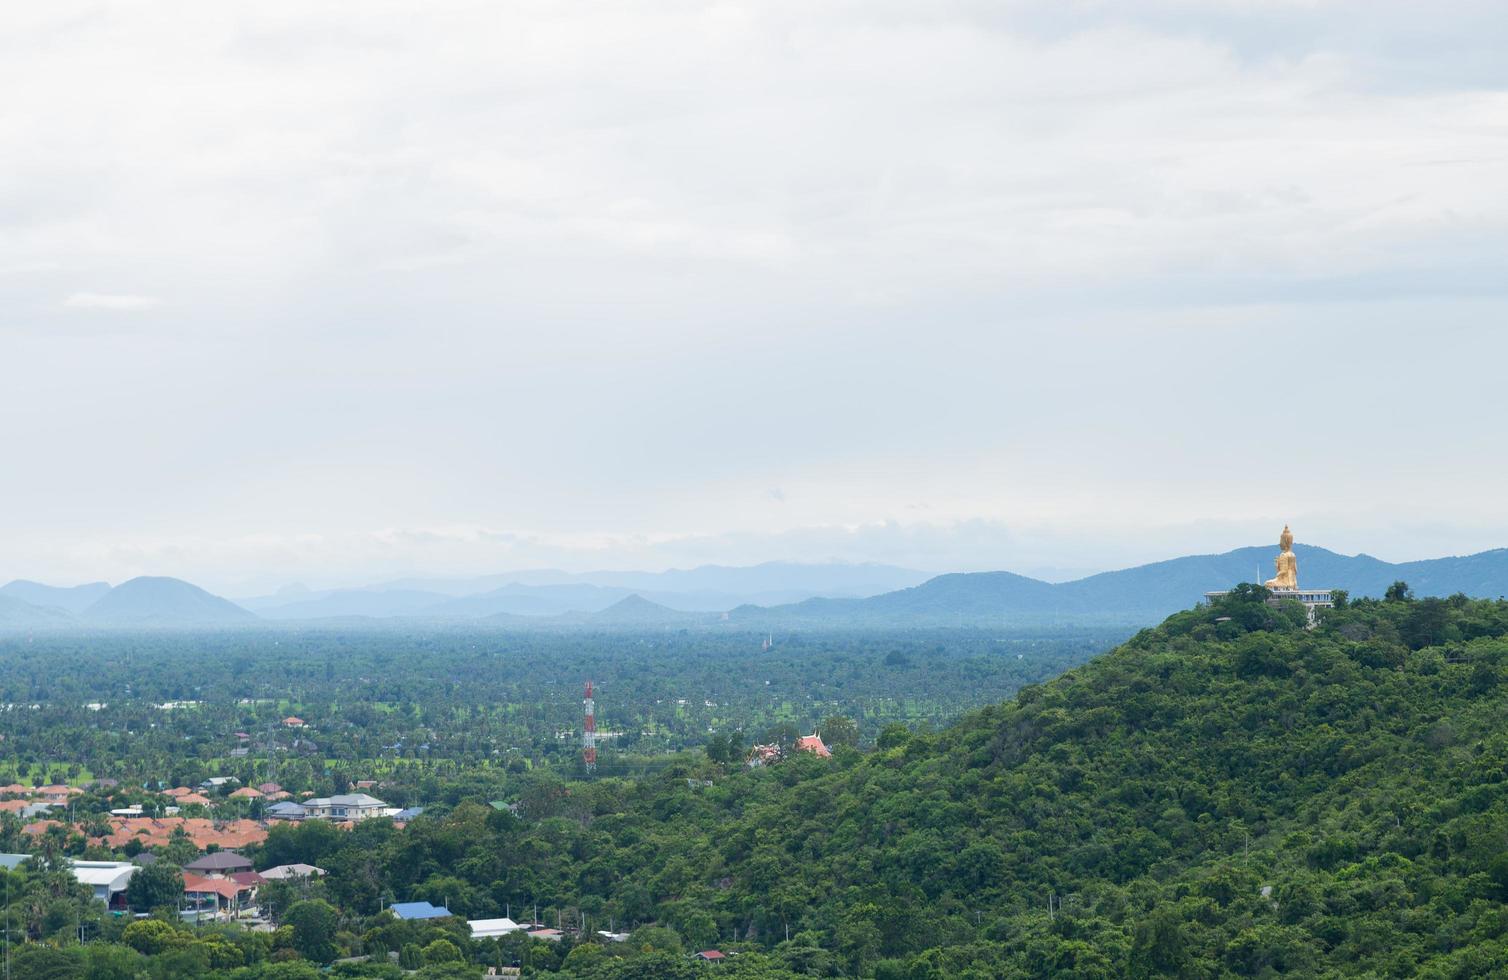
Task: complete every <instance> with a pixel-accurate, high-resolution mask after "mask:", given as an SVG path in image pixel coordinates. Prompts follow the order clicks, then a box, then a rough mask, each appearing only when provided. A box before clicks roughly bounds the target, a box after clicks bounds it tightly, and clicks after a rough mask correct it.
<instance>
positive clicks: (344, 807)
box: [304, 793, 388, 820]
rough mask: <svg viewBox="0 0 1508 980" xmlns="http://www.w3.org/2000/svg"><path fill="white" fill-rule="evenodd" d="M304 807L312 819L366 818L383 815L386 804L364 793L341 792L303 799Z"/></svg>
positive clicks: (386, 807)
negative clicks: (334, 794) (337, 794)
mask: <svg viewBox="0 0 1508 980" xmlns="http://www.w3.org/2000/svg"><path fill="white" fill-rule="evenodd" d="M304 809H305V810H307V811H308V816H309V818H310V819H313V820H366V819H368V818H369V817H381V816H385V815H386V814H385V813H384V811H386V810H387V809H388V805H387V804H386V803H384V802H382V801H381V800H379V799H377V797H375V796H368V795H367V794H365V793H342V794H340V795H339V796H320V797H315V798H314V799H311V800H305V801H304Z"/></svg>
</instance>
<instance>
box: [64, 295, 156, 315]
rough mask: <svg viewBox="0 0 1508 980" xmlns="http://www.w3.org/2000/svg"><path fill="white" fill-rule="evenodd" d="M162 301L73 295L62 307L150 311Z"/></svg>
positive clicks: (117, 296)
mask: <svg viewBox="0 0 1508 980" xmlns="http://www.w3.org/2000/svg"><path fill="white" fill-rule="evenodd" d="M161 303H162V301H161V300H159V299H158V298H157V297H155V296H133V295H131V294H129V293H74V294H73V295H72V296H69V297H68V298H67V299H65V300H63V305H64V306H66V307H67V308H68V309H70V310H112V311H117V312H133V311H136V310H150V309H152V308H153V307H155V306H159V305H161Z"/></svg>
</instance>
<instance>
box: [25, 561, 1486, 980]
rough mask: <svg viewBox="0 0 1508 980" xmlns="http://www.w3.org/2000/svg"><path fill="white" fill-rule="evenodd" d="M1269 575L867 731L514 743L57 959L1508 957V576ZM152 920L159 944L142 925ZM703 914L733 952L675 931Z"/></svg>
mask: <svg viewBox="0 0 1508 980" xmlns="http://www.w3.org/2000/svg"><path fill="white" fill-rule="evenodd" d="M1267 598H1268V596H1267V594H1266V593H1265V592H1264V590H1261V589H1260V588H1256V587H1245V588H1242V589H1239V590H1237V591H1236V592H1235V593H1234V594H1233V595H1232V596H1231V597H1230V598H1229V599H1227V600H1226V601H1225V602H1223V603H1221V604H1219V605H1217V606H1214V607H1204V608H1199V609H1195V610H1191V611H1188V612H1184V613H1180V614H1178V615H1175V616H1173V617H1172V618H1170V619H1169V620H1167V621H1166V622H1165V623H1163V624H1162V625H1161V626H1159V627H1157V628H1155V629H1151V630H1146V631H1144V632H1142V633H1140V634H1138V635H1137V636H1136V637H1134V638H1133V639H1131V640H1130V641H1129V642H1127V643H1125V644H1124V645H1122V646H1121V647H1119V648H1118V649H1116V650H1115V651H1113V652H1112V653H1110V654H1108V655H1106V656H1103V657H1100V658H1098V659H1097V660H1095V661H1093V662H1092V663H1090V664H1088V665H1086V666H1083V667H1081V668H1078V669H1076V670H1073V671H1070V672H1069V673H1067V674H1066V675H1064V676H1062V677H1060V678H1058V679H1056V680H1052V681H1049V682H1047V683H1043V684H1040V685H1034V686H1029V687H1026V688H1024V689H1023V690H1021V691H1020V692H1019V694H1018V695H1017V696H1016V697H1015V698H1014V699H1013V700H1012V701H1010V702H1007V703H1004V704H1000V705H996V706H991V707H987V708H984V709H982V710H979V711H976V712H974V713H972V714H970V715H968V716H967V717H966V718H964V719H963V720H962V721H960V722H959V723H958V724H956V725H953V726H952V727H949V728H946V729H944V730H941V731H937V732H926V731H916V730H912V729H910V728H907V727H906V726H903V725H900V724H890V725H887V726H886V727H884V728H882V729H881V731H880V732H879V734H878V735H877V737H876V738H875V745H874V748H873V749H871V750H865V749H861V748H851V747H848V746H840V747H839V749H838V750H837V752H836V753H835V755H834V757H833V758H832V759H827V760H824V759H819V758H816V757H813V756H809V755H802V754H797V755H795V756H793V757H791V758H788V759H786V760H785V761H782V762H780V763H778V764H775V765H772V766H768V767H764V768H759V769H754V770H750V769H748V768H747V767H745V766H744V765H743V764H742V763H741V761H739V759H738V757H737V754H736V753H735V754H732V755H730V753H728V752H727V751H726V747H725V745H723V744H721V743H719V742H718V741H717V740H714V742H713V746H712V748H713V751H712V752H711V754H710V755H709V754H706V753H703V754H702V755H701V756H699V757H697V758H695V759H692V758H690V757H686V756H682V757H680V758H678V759H676V760H675V761H674V762H673V763H672V764H670V765H667V766H664V767H662V768H661V769H659V770H658V771H656V772H653V773H646V774H643V775H640V776H638V777H637V778H631V779H630V778H616V777H608V778H602V779H598V780H595V781H579V780H571V779H566V778H563V777H562V776H561V775H560V774H552V773H550V772H546V771H538V772H530V773H526V774H522V775H521V776H520V777H519V778H520V780H521V781H520V783H519V788H520V801H521V804H522V805H521V808H520V810H521V815H519V816H515V815H514V814H512V813H509V812H507V811H504V810H497V809H494V808H492V807H490V806H487V805H485V804H484V803H482V802H480V801H476V802H472V801H463V802H461V803H459V804H458V805H456V806H454V807H452V808H449V809H448V810H446V811H445V812H436V813H434V814H427V815H426V816H424V817H421V818H420V819H418V820H416V821H414V822H413V823H412V824H410V825H409V826H408V827H407V828H405V829H402V830H398V829H395V828H393V827H392V826H391V825H390V824H387V823H386V822H384V821H376V822H372V823H370V824H367V825H363V826H360V827H359V828H357V829H356V830H355V831H351V832H341V831H337V830H334V829H333V828H329V827H325V826H322V825H314V824H305V825H303V826H300V827H297V828H292V829H280V830H278V831H277V832H276V833H275V834H274V835H273V837H272V838H270V839H269V840H268V842H267V844H266V845H265V846H264V848H263V849H262V850H261V852H259V853H258V854H257V855H256V857H257V860H258V861H259V862H260V864H261V865H263V866H265V865H266V864H270V863H278V862H285V861H289V860H303V861H308V862H310V863H316V864H319V865H320V866H322V867H325V868H327V869H328V870H329V871H330V872H331V874H330V876H329V877H328V878H327V879H325V880H324V881H322V882H320V883H318V884H314V885H310V886H305V887H304V888H303V889H302V890H300V891H298V892H297V893H293V892H290V893H288V894H283V895H279V896H277V897H278V898H279V899H280V900H281V901H282V902H283V903H284V906H283V907H284V908H285V909H286V910H287V911H286V915H285V916H284V917H283V919H282V924H281V925H280V926H279V929H278V931H277V932H276V933H271V934H266V935H264V936H258V937H255V938H247V937H245V936H228V937H227V936H223V935H220V934H217V933H194V932H192V931H190V930H188V929H186V928H180V927H175V926H172V925H169V924H167V923H165V922H164V923H150V924H144V923H134V924H131V925H127V926H124V927H122V926H120V925H119V923H109V922H106V923H104V924H102V925H100V926H99V927H98V928H99V930H100V931H99V938H100V939H101V940H108V942H106V941H101V942H96V943H94V944H93V945H90V946H82V947H70V948H67V949H63V950H59V951H56V952H57V955H59V956H70V957H73V960H72V961H71V962H72V964H73V965H71V966H66V967H63V966H60V967H59V968H58V969H59V970H60V971H66V970H72V971H74V972H58V973H55V974H53V975H57V976H75V975H86V974H85V973H84V972H83V971H84V970H85V969H86V967H85V966H84V965H83V964H85V963H86V960H87V957H89V956H97V957H101V958H103V957H107V956H116V957H119V958H120V959H121V962H122V963H123V964H124V963H125V962H126V961H127V960H130V964H131V965H130V966H129V967H125V966H123V967H122V969H123V970H125V969H130V970H137V971H149V970H159V972H158V973H157V974H152V975H162V976H167V975H172V976H192V975H195V971H197V973H198V974H201V975H213V974H214V973H215V971H216V970H218V971H220V972H219V975H223V976H227V977H230V976H236V977H247V978H251V977H261V976H279V975H284V974H282V973H277V972H273V971H279V970H287V971H292V970H298V969H306V968H307V965H308V964H309V963H310V962H323V961H328V960H330V959H333V958H335V957H336V956H337V955H340V954H382V953H387V952H389V951H395V952H397V953H398V954H399V963H400V964H401V965H402V966H408V967H413V968H419V969H422V970H423V971H428V972H429V974H430V975H439V976H450V975H456V976H463V975H464V976H475V975H476V973H477V972H478V970H479V968H480V966H481V965H483V964H502V963H513V962H517V963H520V964H523V965H524V966H525V967H526V969H527V971H528V973H529V974H530V975H534V976H559V977H563V978H565V977H569V978H579V980H599V978H601V980H617V978H629V977H677V976H687V977H690V976H701V975H706V976H713V975H727V976H749V977H755V976H757V977H777V978H779V977H792V976H861V977H875V978H881V980H891V978H906V980H911V978H916V980H921V978H927V980H931V978H945V977H946V978H952V977H966V978H970V977H972V978H985V977H990V978H997V977H998V978H1009V977H1028V976H1054V977H1060V976H1061V977H1121V976H1130V977H1151V976H1182V977H1230V976H1243V977H1244V976H1274V975H1292V976H1336V977H1340V976H1387V977H1411V976H1426V977H1480V976H1492V975H1502V974H1504V973H1505V972H1508V906H1505V904H1504V902H1505V899H1508V857H1505V856H1504V853H1505V844H1508V732H1505V731H1504V729H1503V727H1502V724H1501V718H1502V717H1504V715H1505V712H1508V603H1504V602H1501V601H1499V602H1486V601H1473V600H1469V599H1467V598H1465V597H1464V596H1457V597H1453V598H1450V599H1415V598H1413V597H1412V596H1411V595H1410V594H1409V593H1408V591H1407V589H1406V588H1402V587H1400V588H1397V589H1394V590H1390V591H1389V597H1388V598H1387V599H1386V600H1383V601H1378V600H1362V601H1357V602H1349V601H1342V602H1341V603H1339V604H1338V608H1337V609H1335V610H1333V611H1331V612H1330V613H1329V614H1328V615H1326V616H1324V617H1323V619H1322V621H1321V622H1320V624H1319V625H1318V626H1317V628H1314V629H1306V628H1305V616H1304V612H1303V610H1302V608H1300V607H1297V606H1293V605H1290V604H1279V605H1272V604H1270V603H1269V602H1267V601H1266V600H1267ZM1342 598H1343V599H1344V597H1342ZM17 877H18V879H22V878H24V881H21V883H20V885H19V886H18V887H19V888H20V890H21V891H22V892H27V891H28V890H29V889H30V890H35V888H37V887H38V885H37V884H36V883H37V882H41V881H44V880H45V872H42V871H39V870H37V871H27V870H23V871H20V872H18V873H17ZM394 898H397V899H402V900H415V899H418V900H428V901H432V902H435V903H437V904H440V903H448V905H449V907H450V908H451V910H452V911H454V912H456V913H458V914H459V915H464V916H467V917H473V918H476V917H484V916H496V915H502V914H504V913H505V912H507V913H511V914H512V915H513V916H514V917H516V918H519V917H522V918H527V917H529V916H532V915H533V914H534V913H535V909H536V907H537V909H538V916H539V918H540V919H542V920H544V921H545V922H546V923H547V924H549V925H555V924H557V923H559V924H560V925H563V926H566V927H567V928H568V929H569V927H570V926H571V925H572V924H573V923H575V924H580V925H581V926H582V927H584V928H583V932H584V933H585V934H586V935H588V936H590V935H592V934H593V933H595V931H596V930H597V929H599V928H609V927H611V928H615V929H620V930H632V932H633V935H632V937H631V938H630V939H629V940H628V941H627V942H622V943H604V942H598V941H595V940H585V939H583V940H578V939H577V938H575V937H574V936H567V938H566V939H565V940H564V941H562V942H560V943H545V942H541V941H538V940H529V939H527V938H526V937H521V936H516V935H515V936H513V937H510V938H509V939H507V940H504V941H501V942H499V941H490V940H489V941H486V942H481V943H473V942H471V941H470V940H468V939H467V938H466V936H465V935H464V933H463V932H462V931H461V929H460V928H458V925H457V920H455V919H441V920H434V921H431V922H427V923H398V922H396V921H394V920H393V919H392V917H391V915H390V913H385V912H382V911H381V908H382V906H383V905H384V904H385V903H386V902H387V901H390V900H391V899H394ZM44 904H45V903H44ZM290 918H291V919H292V920H293V921H292V922H290V921H289V919H290ZM53 919H54V920H55V921H53V920H48V921H44V922H43V923H42V925H41V927H40V928H39V929H38V930H37V931H36V933H35V936H36V938H44V937H46V936H48V935H52V936H54V937H56V936H57V935H58V931H57V930H54V931H52V932H49V931H48V926H49V925H56V926H59V927H60V928H62V927H66V926H67V925H68V923H67V922H66V916H64V915H56V916H54V917H53ZM28 928H30V926H28ZM145 928H151V929H153V930H155V931H156V932H154V939H153V942H157V941H159V940H160V942H161V944H162V951H158V952H155V953H150V954H144V953H143V952H141V951H140V950H141V948H142V945H143V943H144V942H145V941H146V940H145V937H143V936H142V935H141V934H140V930H141V929H145ZM130 929H138V930H139V931H138V934H137V935H136V936H135V937H134V938H135V939H136V942H135V943H134V944H133V942H132V939H133V937H132V936H129V935H126V932H127V931H128V930H130ZM162 930H169V932H170V933H171V934H169V932H163V931H162ZM63 931H64V933H65V934H66V929H64V930H63ZM86 932H87V928H86ZM157 933H160V935H157ZM214 944H221V945H227V946H234V947H235V950H236V953H235V954H232V953H231V952H229V951H227V950H221V951H220V953H219V956H220V958H221V961H222V962H219V963H217V962H215V961H214V955H215V954H214V953H213V952H212V951H211V950H208V949H205V948H203V947H206V946H211V945H214ZM713 945H716V946H717V948H719V949H722V950H724V951H727V952H737V953H739V955H738V956H736V957H734V958H733V959H732V960H731V961H730V962H729V963H727V964H724V965H721V966H716V967H703V966H699V965H697V964H696V963H694V962H693V961H692V960H691V959H690V958H689V956H688V955H687V953H688V952H689V951H691V950H695V949H701V948H706V947H709V946H713ZM106 950H108V952H105V951H106ZM19 952H20V950H18V953H19ZM27 952H28V954H29V955H41V954H40V953H36V952H35V951H32V950H28V951H27ZM237 954H238V955H240V956H241V957H242V962H245V963H247V964H250V965H247V966H241V967H239V968H238V969H239V972H237V968H233V967H232V966H231V964H230V963H229V961H230V960H231V959H233V957H234V955H237ZM48 955H51V954H48ZM167 956H177V957H179V959H177V960H175V961H174V962H175V963H176V964H177V966H175V967H174V969H175V970H177V971H178V972H166V973H164V972H160V971H161V964H162V963H163V962H166V961H165V959H164V957H167ZM132 957H135V959H132ZM190 968H192V969H190ZM398 968H399V967H396V966H395V967H389V966H385V965H384V966H372V965H367V966H362V967H356V966H350V967H342V968H341V969H342V970H348V971H355V970H363V969H364V970H368V971H371V974H372V975H385V974H384V973H383V972H382V971H389V970H396V969H398ZM467 970H469V971H470V972H469V973H468V972H466V971H467ZM37 975H42V974H37ZM88 975H100V976H117V975H119V976H131V975H134V974H132V973H130V972H118V973H108V972H101V973H97V974H88ZM286 975H289V976H300V975H303V974H299V973H288V974H286ZM308 975H311V976H312V975H313V974H312V973H311V974H308ZM393 975H396V974H393Z"/></svg>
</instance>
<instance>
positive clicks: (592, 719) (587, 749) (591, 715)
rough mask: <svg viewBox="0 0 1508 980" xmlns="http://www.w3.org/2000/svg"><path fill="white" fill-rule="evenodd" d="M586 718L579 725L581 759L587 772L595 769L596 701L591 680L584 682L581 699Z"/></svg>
mask: <svg viewBox="0 0 1508 980" xmlns="http://www.w3.org/2000/svg"><path fill="white" fill-rule="evenodd" d="M581 705H582V708H583V709H585V711H586V719H585V721H584V722H583V723H582V726H581V761H582V762H584V763H586V771H587V772H595V771H596V770H597V703H596V702H595V701H593V700H592V682H591V681H587V682H586V697H584V698H582V700H581Z"/></svg>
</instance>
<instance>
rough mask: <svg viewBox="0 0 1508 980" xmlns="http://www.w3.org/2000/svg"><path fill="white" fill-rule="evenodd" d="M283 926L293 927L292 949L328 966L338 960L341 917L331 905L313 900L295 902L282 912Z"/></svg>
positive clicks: (319, 900) (306, 957)
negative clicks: (337, 937) (336, 933)
mask: <svg viewBox="0 0 1508 980" xmlns="http://www.w3.org/2000/svg"><path fill="white" fill-rule="evenodd" d="M283 923H284V924H285V925H288V926H291V927H292V928H293V948H294V949H296V950H298V951H299V953H300V955H302V956H303V957H304V958H305V959H310V960H313V961H314V962H316V963H328V962H330V961H331V960H333V959H335V956H336V954H337V952H338V950H336V948H335V943H334V939H335V932H336V930H337V929H339V928H340V914H339V913H338V912H336V911H335V907H334V906H333V905H331V904H330V903H329V902H326V901H323V900H321V899H317V898H315V899H310V900H308V901H303V902H294V903H293V905H291V906H290V907H289V908H288V911H287V912H284V913H283Z"/></svg>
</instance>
